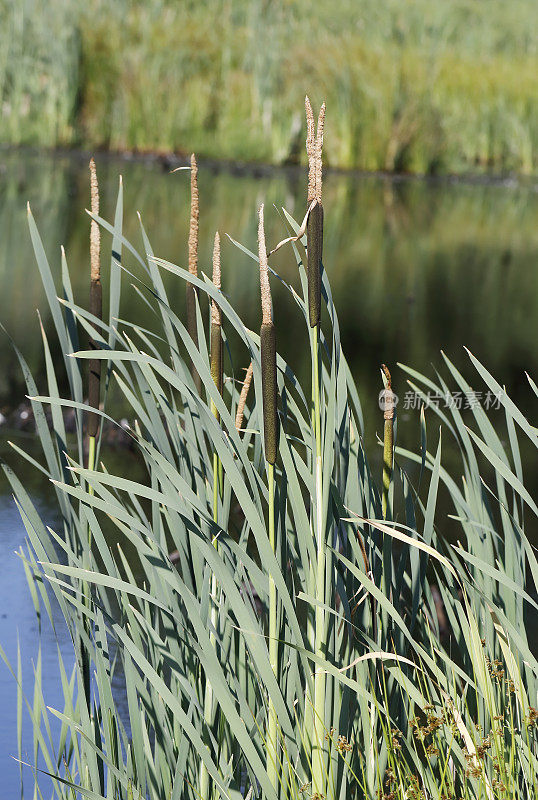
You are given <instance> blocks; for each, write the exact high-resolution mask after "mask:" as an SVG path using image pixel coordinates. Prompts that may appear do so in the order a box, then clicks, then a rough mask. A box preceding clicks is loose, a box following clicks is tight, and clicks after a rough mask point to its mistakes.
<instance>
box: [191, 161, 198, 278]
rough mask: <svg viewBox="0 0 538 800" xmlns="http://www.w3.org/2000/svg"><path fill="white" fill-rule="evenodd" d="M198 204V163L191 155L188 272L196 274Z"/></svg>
mask: <svg viewBox="0 0 538 800" xmlns="http://www.w3.org/2000/svg"><path fill="white" fill-rule="evenodd" d="M199 219H200V204H199V198H198V165H197V163H196V157H195V155H194V153H193V154H192V155H191V219H190V225H189V272H190V273H191V275H198V227H199Z"/></svg>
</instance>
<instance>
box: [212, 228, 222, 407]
mask: <svg viewBox="0 0 538 800" xmlns="http://www.w3.org/2000/svg"><path fill="white" fill-rule="evenodd" d="M213 285H214V286H215V288H216V289H220V236H219V232H218V231H217V232H216V234H215V243H214V246H213ZM222 350H223V348H222V312H221V310H220V306H219V305H218V303H216V302H215V301H214V300H212V301H211V376H212V378H213V381H214V383H215V386H216V387H217V389H218V391H219V394H221V395H222V381H223V377H222V376H223V367H222ZM213 413H214V414H215V416H216V417H217V419H218V418H219V414H218V411H217V410H216V408H213Z"/></svg>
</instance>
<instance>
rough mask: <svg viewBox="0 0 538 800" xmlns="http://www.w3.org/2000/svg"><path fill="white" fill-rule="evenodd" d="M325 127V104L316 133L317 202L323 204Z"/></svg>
mask: <svg viewBox="0 0 538 800" xmlns="http://www.w3.org/2000/svg"><path fill="white" fill-rule="evenodd" d="M324 127H325V103H323V105H322V106H321V108H320V110H319V117H318V127H317V133H316V200H317V201H318V203H321V180H322V176H323V128H324Z"/></svg>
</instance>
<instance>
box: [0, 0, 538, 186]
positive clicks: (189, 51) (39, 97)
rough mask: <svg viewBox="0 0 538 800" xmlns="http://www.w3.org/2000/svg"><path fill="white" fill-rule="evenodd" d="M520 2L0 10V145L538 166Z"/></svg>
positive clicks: (154, 2)
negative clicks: (307, 114) (312, 150)
mask: <svg viewBox="0 0 538 800" xmlns="http://www.w3.org/2000/svg"><path fill="white" fill-rule="evenodd" d="M537 29H538V14H537V11H536V3H535V0H510V3H509V5H507V4H506V2H502V0H450V2H448V1H447V0H362V1H361V2H356V0H332V1H331V2H317V3H314V2H312V1H311V0H205V1H204V2H192V1H191V0H181V2H177V1H176V0H143V2H136V1H134V2H133V1H132V0H48V2H46V3H43V2H39V1H38V0H0V82H1V88H0V93H1V103H2V114H1V120H0V141H2V142H3V143H8V144H21V145H41V146H42V145H44V146H69V147H71V146H83V147H91V148H108V149H114V150H142V151H144V150H155V151H158V152H161V151H162V152H169V151H176V152H190V151H191V150H193V149H196V151H197V152H198V153H199V154H200V155H201V156H206V157H216V156H218V157H220V158H225V159H241V160H259V161H264V162H271V163H283V162H289V161H296V160H298V159H301V160H303V159H304V152H303V151H304V146H303V131H302V120H303V114H302V102H303V96H304V93H305V91H307V92H308V93H309V94H310V96H311V98H312V100H313V102H315V103H316V104H319V103H320V102H321V100H322V99H326V101H327V105H328V108H329V111H330V113H329V114H328V120H327V131H326V143H327V144H326V160H327V162H328V163H329V164H330V165H332V166H338V167H343V168H352V167H357V168H360V169H366V170H389V171H392V170H394V171H413V172H419V173H423V172H426V173H432V172H468V171H477V170H480V171H484V170H494V171H497V172H498V171H517V172H519V173H525V174H530V173H533V172H535V170H536V165H537V158H538V157H537V151H536V142H537V139H538V108H537V104H536V102H535V101H536V74H537V65H538V35H537V34H538V30H537Z"/></svg>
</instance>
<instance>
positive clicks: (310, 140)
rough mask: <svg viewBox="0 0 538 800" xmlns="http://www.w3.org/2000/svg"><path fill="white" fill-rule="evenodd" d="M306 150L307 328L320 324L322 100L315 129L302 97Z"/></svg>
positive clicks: (308, 104)
mask: <svg viewBox="0 0 538 800" xmlns="http://www.w3.org/2000/svg"><path fill="white" fill-rule="evenodd" d="M305 108H306V152H307V154H308V204H309V211H308V212H307V214H308V217H307V223H306V252H307V276H308V316H309V322H310V327H311V328H314V327H315V326H316V325H319V323H320V317H321V265H322V260H323V205H322V201H321V181H322V175H323V159H322V153H323V129H324V126H325V103H323V105H322V106H321V108H320V111H319V116H318V124H317V129H316V130H315V128H314V114H313V111H312V106H311V105H310V100H309V99H308V97H306V98H305Z"/></svg>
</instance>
